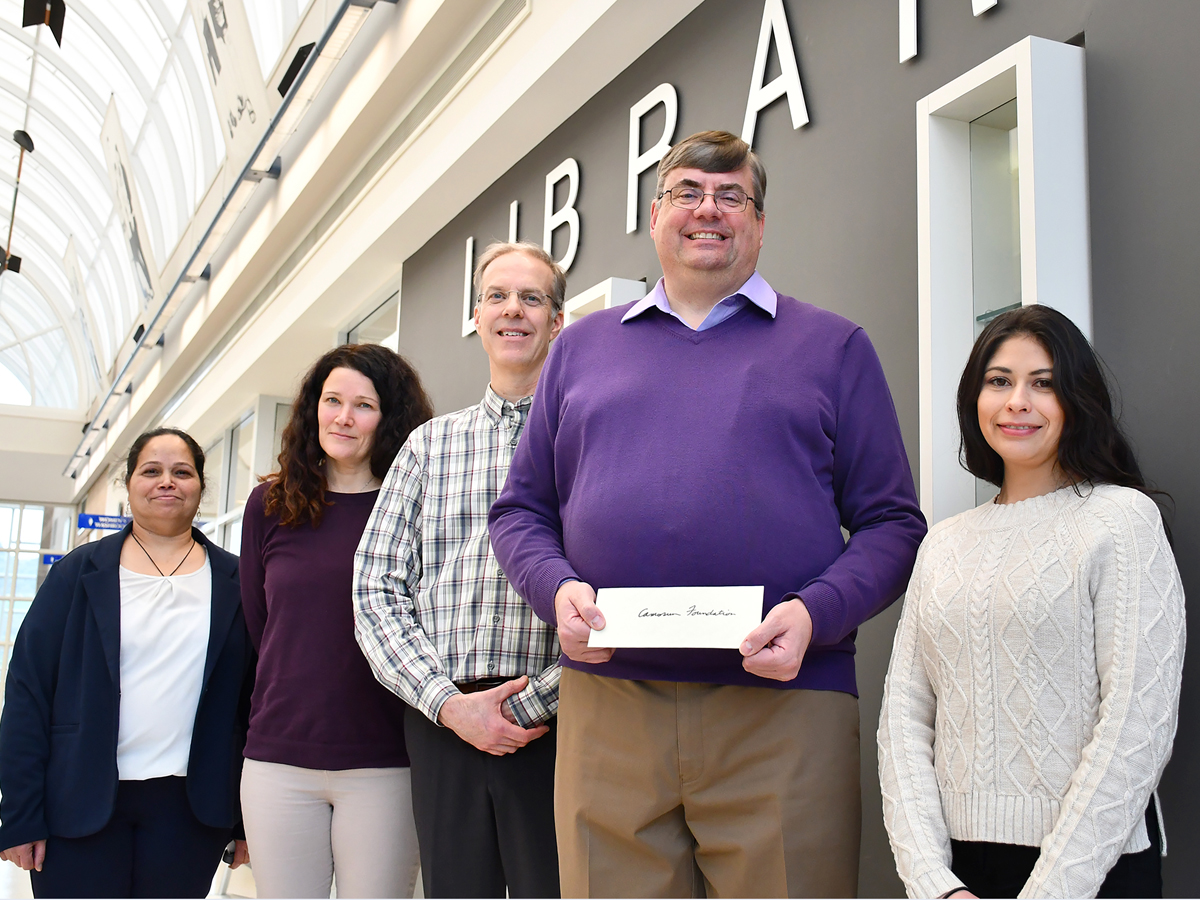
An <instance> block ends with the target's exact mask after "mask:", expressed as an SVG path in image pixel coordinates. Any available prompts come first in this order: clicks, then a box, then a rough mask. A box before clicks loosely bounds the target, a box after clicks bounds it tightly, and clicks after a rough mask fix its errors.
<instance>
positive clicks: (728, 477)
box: [489, 132, 925, 897]
mask: <svg viewBox="0 0 1200 900" xmlns="http://www.w3.org/2000/svg"><path fill="white" fill-rule="evenodd" d="M765 187H766V173H765V171H764V169H763V166H762V164H761V162H760V161H759V160H758V157H757V156H756V155H755V154H754V153H753V151H752V150H751V149H750V147H749V146H748V145H747V144H746V143H744V142H743V141H741V140H739V139H738V138H737V137H735V136H734V135H732V134H728V133H727V132H703V133H701V134H696V135H693V136H692V137H690V138H688V139H686V140H685V141H683V142H682V143H680V144H678V145H676V146H675V147H674V148H673V149H672V150H671V151H670V152H669V153H668V154H667V155H666V156H665V157H664V158H663V160H662V162H661V163H660V165H659V168H658V191H657V195H658V196H657V198H656V200H655V202H654V205H653V206H652V208H651V235H652V237H653V239H654V243H655V247H656V248H657V251H658V257H659V261H660V262H661V264H662V270H663V278H662V280H661V281H659V282H658V284H657V285H656V286H655V288H654V290H653V291H652V292H651V293H650V294H649V295H648V296H647V297H646V298H644V299H643V300H640V301H638V302H636V303H634V304H631V305H629V306H626V307H622V308H619V309H612V310H604V311H602V312H597V313H593V314H592V315H590V316H588V317H587V318H585V319H583V320H582V321H580V322H579V323H577V324H575V325H572V326H571V327H570V328H569V329H567V330H566V331H564V333H563V335H562V336H561V337H560V338H559V340H558V342H557V345H556V348H555V350H554V351H553V352H552V353H551V355H550V358H549V360H548V361H547V363H546V366H545V369H544V371H543V373H542V377H541V381H540V382H539V386H538V392H537V395H536V396H535V398H534V402H533V407H532V409H531V411H530V418H529V423H528V425H527V426H526V428H525V433H524V436H523V437H522V440H521V444H520V446H519V447H518V448H517V452H516V455H515V457H514V459H513V462H512V467H511V469H510V472H509V477H508V481H507V483H506V485H505V488H504V491H503V492H502V493H501V496H500V498H499V499H498V500H497V501H496V503H495V504H494V505H493V507H492V510H491V514H490V517H489V528H490V532H491V539H492V546H493V548H494V549H495V552H496V558H497V559H498V561H499V562H500V564H501V565H502V566H503V568H504V571H505V572H506V573H507V574H508V577H509V579H510V581H511V582H512V584H513V585H514V586H515V587H516V589H517V591H518V593H520V595H521V596H522V597H524V598H525V599H526V601H527V602H528V603H529V604H530V605H531V606H532V607H533V609H534V610H535V612H536V613H537V614H538V615H539V616H540V617H541V618H542V619H544V620H545V621H547V622H550V623H552V624H555V625H556V626H557V628H558V634H559V640H560V643H561V645H562V649H563V652H564V654H565V658H564V659H563V666H564V667H565V668H564V669H563V672H562V681H561V686H560V700H559V733H558V764H557V782H556V792H555V818H556V824H557V832H558V845H559V848H558V849H559V863H560V876H561V880H562V891H563V896H683V897H686V896H696V895H697V893H696V892H698V891H699V890H704V891H705V892H706V893H707V894H708V895H710V896H711V895H713V894H716V895H721V896H759V897H765V896H852V895H854V894H855V893H856V891H857V879H858V844H859V827H860V802H859V749H858V702H857V699H856V685H855V677H854V636H855V632H856V629H857V627H858V625H859V624H861V623H862V622H864V621H865V620H867V619H868V618H870V617H871V616H873V615H875V614H876V613H878V612H879V611H880V610H882V609H884V608H885V607H886V606H888V605H889V604H890V603H892V602H893V601H894V600H895V599H896V598H897V597H898V596H899V595H900V593H901V592H902V591H903V589H904V585H905V583H906V581H907V579H908V576H909V573H910V570H911V569H912V565H913V560H914V558H915V556H916V551H917V546H918V544H919V543H920V541H921V538H922V537H923V536H924V534H925V522H924V519H923V518H922V516H921V513H920V510H919V509H918V506H917V500H916V495H915V492H914V490H913V483H912V475H911V473H910V471H909V467H908V459H907V456H906V454H905V451H904V445H903V443H902V441H901V437H900V428H899V423H898V422H897V419H896V412H895V409H894V407H893V405H892V400H891V395H890V393H889V391H888V387H887V382H886V381H885V379H884V375H883V370H882V368H881V366H880V364H879V360H878V358H877V356H876V355H875V351H874V348H873V347H872V346H871V342H870V341H869V340H868V338H867V336H866V334H865V333H864V332H863V330H862V329H861V328H859V327H857V326H856V325H854V324H853V323H852V322H848V321H847V320H845V319H843V318H841V317H840V316H836V315H834V314H832V313H829V312H826V311H824V310H821V309H818V308H816V307H814V306H811V305H809V304H807V303H801V302H799V301H797V300H794V299H792V298H791V297H786V296H783V295H781V294H777V293H776V292H775V291H774V290H772V289H771V288H770V286H769V285H768V284H767V283H766V281H765V280H764V279H763V278H762V276H761V275H759V274H758V273H757V271H756V269H755V267H756V264H757V261H758V254H759V250H760V249H761V247H762V236H763V227H764V221H765V220H764V216H763V196H764V192H765ZM843 528H844V529H845V531H846V532H848V534H849V538H848V539H846V538H844V537H843V533H842V529H843ZM691 585H763V586H764V618H763V622H762V624H761V625H760V626H758V627H757V628H755V629H754V630H753V631H751V632H750V633H749V634H748V635H747V636H746V638H745V639H744V641H743V642H742V645H741V648H740V652H739V651H738V650H712V649H692V650H680V649H676V650H666V649H660V650H637V649H620V650H616V651H615V652H614V651H612V650H603V649H597V648H589V647H588V636H589V633H590V631H591V629H593V628H594V629H602V628H603V627H604V617H603V615H602V614H601V612H600V610H599V608H598V607H597V606H596V603H595V596H596V594H595V591H596V589H598V588H605V587H667V586H691ZM700 879H702V881H701V880H700Z"/></svg>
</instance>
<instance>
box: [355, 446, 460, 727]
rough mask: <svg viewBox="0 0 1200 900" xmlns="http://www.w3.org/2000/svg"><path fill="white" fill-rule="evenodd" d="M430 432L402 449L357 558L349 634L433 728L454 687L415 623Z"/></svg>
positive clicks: (381, 676)
mask: <svg viewBox="0 0 1200 900" xmlns="http://www.w3.org/2000/svg"><path fill="white" fill-rule="evenodd" d="M428 439H429V432H428V430H427V429H425V428H420V429H418V430H416V431H414V432H413V433H412V434H411V435H409V439H408V441H406V442H405V444H404V446H403V447H402V448H400V453H399V454H397V456H396V459H395V461H394V462H393V463H392V467H391V469H390V470H389V471H388V475H387V478H386V479H385V480H384V483H383V487H382V488H381V489H380V491H379V498H378V499H377V500H376V501H375V508H374V509H373V510H372V511H371V517H370V518H369V519H368V520H367V527H366V528H365V529H364V531H363V536H362V540H361V541H360V542H359V545H358V551H357V552H356V553H355V555H354V633H355V637H356V638H357V640H358V645H359V647H360V648H362V651H363V654H364V655H365V656H366V657H367V662H368V663H370V665H371V670H372V671H373V672H374V673H375V677H376V678H377V679H378V680H379V682H380V683H381V684H383V685H384V687H386V688H388V689H389V690H390V691H392V692H393V693H394V694H397V695H399V696H400V697H401V699H403V700H404V702H406V703H408V704H409V705H410V706H412V707H415V708H416V709H418V710H420V711H421V712H422V713H424V714H425V715H426V716H427V717H428V718H429V720H430V721H432V722H435V723H436V722H437V720H438V713H439V712H441V709H442V704H443V703H445V702H446V700H447V699H449V698H450V697H452V696H453V695H455V694H457V693H458V688H456V687H455V686H454V683H453V682H452V681H451V680H450V678H449V676H448V675H446V672H445V667H444V665H443V664H442V660H441V657H440V656H439V655H438V652H437V648H436V647H434V645H433V642H432V641H431V640H430V639H429V636H428V635H427V634H426V633H425V629H424V628H422V627H421V623H420V622H419V621H417V618H416V615H415V603H414V600H413V598H414V596H415V594H416V591H417V588H418V587H419V585H420V583H421V510H422V505H423V501H424V496H425V467H424V464H423V460H424V459H425V458H426V455H427V450H428V448H427V447H426V446H425V444H426V443H427V441H428Z"/></svg>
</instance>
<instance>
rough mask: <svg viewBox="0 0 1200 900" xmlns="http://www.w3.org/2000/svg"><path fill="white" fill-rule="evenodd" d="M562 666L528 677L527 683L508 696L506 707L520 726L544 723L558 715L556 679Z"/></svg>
mask: <svg viewBox="0 0 1200 900" xmlns="http://www.w3.org/2000/svg"><path fill="white" fill-rule="evenodd" d="M561 675H562V668H561V667H559V666H553V667H552V668H550V669H548V670H546V671H545V672H542V673H541V674H540V675H535V676H533V677H531V678H530V679H529V684H527V685H525V687H524V689H523V690H520V691H518V692H517V693H515V694H513V695H512V696H511V697H509V698H508V708H509V709H510V710H511V711H512V714H513V718H514V719H516V720H517V724H518V725H520V726H521V727H522V728H536V727H537V726H538V725H545V724H546V723H547V722H549V721H550V720H551V719H553V718H554V717H555V716H556V715H558V680H559V677H560V676H561Z"/></svg>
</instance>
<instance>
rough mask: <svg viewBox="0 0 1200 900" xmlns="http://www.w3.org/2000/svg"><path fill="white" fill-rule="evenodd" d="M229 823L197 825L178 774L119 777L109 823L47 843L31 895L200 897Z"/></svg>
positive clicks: (214, 868) (217, 859)
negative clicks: (137, 778) (143, 778)
mask: <svg viewBox="0 0 1200 900" xmlns="http://www.w3.org/2000/svg"><path fill="white" fill-rule="evenodd" d="M231 836H232V829H230V828H212V827H210V826H208V825H205V824H203V823H202V822H200V820H199V819H197V818H196V816H195V814H194V813H193V812H192V806H191V804H190V803H189V802H188V798H187V790H186V785H185V779H184V778H182V777H168V778H152V779H149V780H148V781H122V782H120V783H119V784H118V786H117V802H116V807H115V809H114V810H113V816H112V818H111V819H109V821H108V824H107V825H105V826H104V827H103V828H102V829H100V830H99V831H97V832H96V833H95V834H89V835H88V836H87V837H81V838H63V837H54V836H53V835H51V837H50V838H49V839H48V840H47V841H46V861H45V863H44V864H43V865H42V871H40V872H36V871H35V872H30V873H29V874H30V878H31V880H32V882H33V896H35V897H204V896H205V895H206V894H208V889H209V887H210V886H211V884H212V878H213V873H215V872H216V871H217V865H218V864H219V863H220V862H221V853H222V851H223V850H224V849H225V845H226V844H228V843H229V840H230V838H231Z"/></svg>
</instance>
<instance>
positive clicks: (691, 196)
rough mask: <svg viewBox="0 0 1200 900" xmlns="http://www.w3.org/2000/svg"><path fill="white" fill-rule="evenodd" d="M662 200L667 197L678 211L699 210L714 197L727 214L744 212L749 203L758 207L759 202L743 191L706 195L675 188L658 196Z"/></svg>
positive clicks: (683, 188)
mask: <svg viewBox="0 0 1200 900" xmlns="http://www.w3.org/2000/svg"><path fill="white" fill-rule="evenodd" d="M658 197H659V199H660V200H661V199H662V198H663V197H666V198H667V199H668V200H669V201H670V202H671V205H672V206H674V207H675V208H676V209H699V208H700V204H701V203H703V202H704V198H705V197H712V198H713V203H715V204H717V209H719V210H720V211H721V212H726V213H738V212H744V211H745V209H746V204H747V203H753V204H754V205H755V206H758V201H757V200H755V199H754V198H753V197H749V196H747V195H746V194H744V193H743V192H742V191H734V190H729V191H713V192H712V193H706V192H704V191H702V190H700V189H699V188H694V187H673V188H669V189H667V190H665V191H663V192H662V193H661V194H659V195H658Z"/></svg>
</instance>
